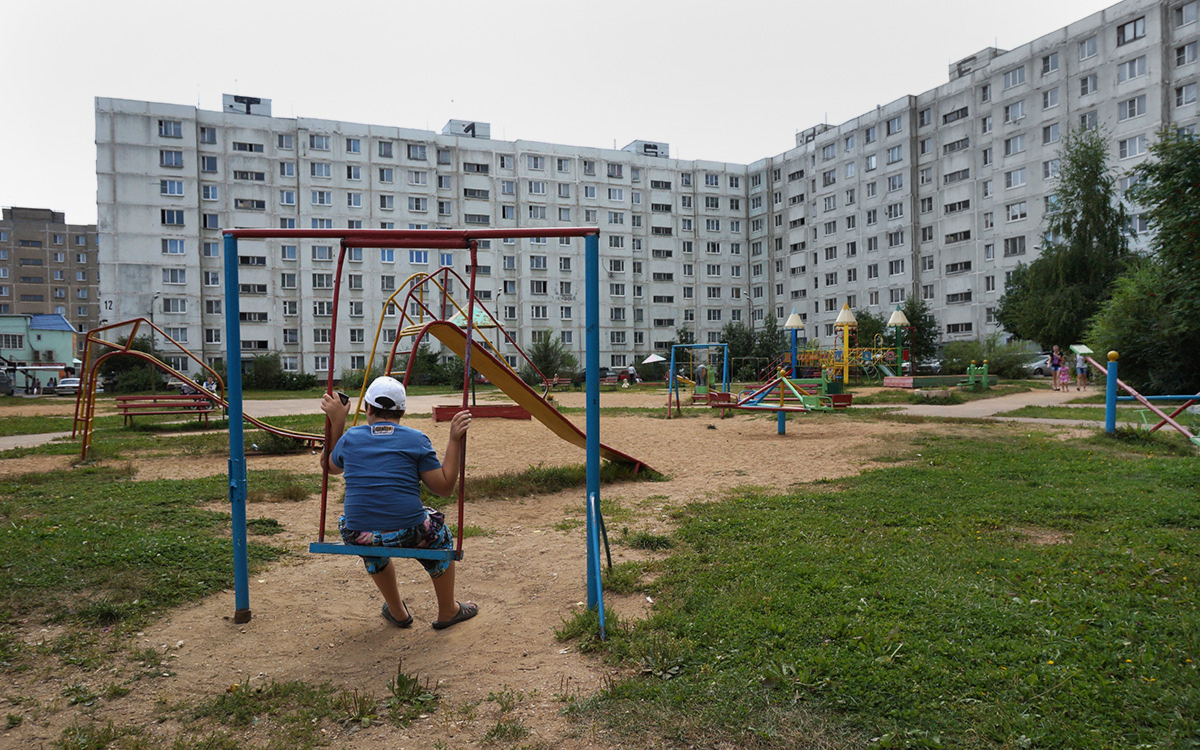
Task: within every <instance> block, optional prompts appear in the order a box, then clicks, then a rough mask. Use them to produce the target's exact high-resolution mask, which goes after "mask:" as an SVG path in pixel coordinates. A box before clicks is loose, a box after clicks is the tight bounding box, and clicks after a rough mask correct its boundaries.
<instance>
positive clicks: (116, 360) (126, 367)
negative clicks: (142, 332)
mask: <svg viewBox="0 0 1200 750" xmlns="http://www.w3.org/2000/svg"><path fill="white" fill-rule="evenodd" d="M128 341H129V337H128V336H122V337H121V338H119V339H117V343H118V344H121V345H122V346H123V345H124V344H126V343H127V342H128ZM129 348H130V349H133V350H134V351H139V352H144V353H146V354H149V355H151V356H153V357H157V356H158V352H157V351H155V349H154V344H153V342H152V341H151V340H150V337H149V336H138V337H137V338H135V339H134V340H133V342H132V343H130V344H129ZM100 379H101V382H103V383H104V384H105V390H108V391H111V392H115V393H138V392H141V391H150V390H154V389H155V388H161V387H162V385H163V382H164V376H163V372H162V371H161V370H159V369H158V368H157V367H155V366H154V365H153V364H151V363H149V362H147V361H146V360H144V359H142V358H141V357H135V356H132V355H129V354H117V355H115V356H112V357H109V358H108V359H106V360H104V361H103V362H101V363H100Z"/></svg>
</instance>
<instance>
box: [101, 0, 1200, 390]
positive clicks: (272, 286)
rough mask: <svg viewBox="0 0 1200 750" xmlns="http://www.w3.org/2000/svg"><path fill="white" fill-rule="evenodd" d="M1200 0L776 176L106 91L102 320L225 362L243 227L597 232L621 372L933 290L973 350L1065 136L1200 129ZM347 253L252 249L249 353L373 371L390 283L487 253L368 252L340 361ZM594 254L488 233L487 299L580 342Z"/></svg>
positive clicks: (1045, 191) (1021, 66) (516, 327)
mask: <svg viewBox="0 0 1200 750" xmlns="http://www.w3.org/2000/svg"><path fill="white" fill-rule="evenodd" d="M1197 5H1198V0H1190V1H1188V2H1180V1H1179V0H1126V1H1125V2H1122V3H1119V4H1117V5H1114V6H1113V7H1111V8H1108V9H1106V10H1104V11H1102V12H1099V13H1096V14H1093V15H1091V16H1089V17H1087V18H1085V19H1083V20H1081V21H1078V22H1076V23H1074V24H1071V25H1070V26H1067V27H1066V28H1063V29H1060V30H1058V31H1056V32H1053V33H1051V34H1048V35H1046V36H1043V37H1041V38H1039V39H1037V40H1035V41H1033V42H1030V43H1029V44H1026V45H1024V46H1022V47H1020V48H1018V49H1015V50H1011V51H1004V50H999V49H994V48H990V49H986V50H982V51H980V52H978V53H976V54H974V55H972V56H970V57H967V58H964V59H963V60H960V61H959V62H957V63H955V64H953V65H951V66H950V80H949V81H948V83H946V84H944V85H942V86H939V87H938V88H936V89H933V90H930V91H927V92H925V93H923V94H919V95H913V96H905V97H903V98H901V99H898V100H896V101H894V102H891V103H889V104H887V105H883V106H880V107H877V108H876V109H875V110H874V111H872V112H869V113H866V114H864V115H862V116H860V117H858V118H855V119H854V120H851V121H848V122H845V123H842V124H840V125H827V124H826V125H819V126H816V127H812V128H809V129H808V130H805V131H803V132H801V133H799V134H798V135H797V138H796V147H795V148H794V149H791V150H789V151H787V152H785V153H783V154H780V155H778V156H774V157H770V158H766V159H762V160H760V161H757V162H754V163H753V164H749V165H742V164H728V163H718V162H706V161H681V160H676V159H671V158H670V157H669V147H668V146H667V145H666V144H662V143H654V142H647V141H635V142H634V143H631V144H630V145H629V146H627V147H626V148H625V149H622V150H616V149H595V148H585V147H576V146H569V145H560V144H548V143H537V142H529V141H512V142H506V141H496V140H491V139H490V138H489V137H488V136H489V134H490V133H489V127H488V125H487V124H486V123H463V122H456V121H452V122H451V123H449V124H448V125H447V127H446V128H445V129H444V130H443V131H442V132H441V133H434V132H430V131H423V130H412V129H405V128H395V127H385V126H376V125H363V124H357V123H347V122H339V121H330V120H314V119H306V118H295V119H293V118H276V117H272V116H271V115H270V102H269V101H267V100H258V99H249V98H246V97H226V102H225V107H224V109H223V110H222V111H220V112H217V111H207V110H200V109H197V108H193V107H185V106H178V105H170V104H157V103H150V102H135V101H126V100H117V99H104V98H99V99H97V100H96V127H97V130H96V133H97V136H96V140H97V175H98V180H99V193H98V198H97V200H98V205H99V216H100V222H99V229H100V234H101V235H102V236H101V243H102V245H103V246H104V248H105V254H104V258H103V263H104V266H105V269H104V274H103V276H102V279H103V282H102V286H101V294H102V299H101V302H102V304H103V305H104V313H103V316H102V317H103V318H105V319H106V320H108V321H110V322H112V321H116V320H122V319H126V318H130V317H138V316H143V317H152V318H153V319H154V320H155V322H156V323H158V324H159V325H160V326H162V327H163V328H164V329H166V330H167V332H168V334H170V335H171V336H172V337H173V338H175V339H176V340H178V341H180V342H183V343H185V344H186V345H187V346H188V347H189V348H190V349H191V350H192V351H194V352H195V353H197V354H199V355H201V356H203V357H205V358H206V359H210V360H211V359H221V358H224V354H225V344H224V342H223V341H222V336H223V328H224V326H223V316H222V303H223V292H224V290H223V286H222V284H221V274H222V273H223V267H222V265H223V264H222V260H221V257H220V256H221V236H220V231H219V230H220V229H221V228H225V227H234V226H236V227H283V228H290V227H295V228H325V227H328V228H334V227H347V226H349V227H362V228H396V229H404V228H448V227H467V228H471V227H520V228H529V227H553V226H571V225H595V226H599V228H600V229H601V232H602V240H601V258H602V260H601V262H602V266H603V269H604V271H605V276H604V278H603V280H602V281H603V283H602V288H601V298H602V310H601V318H602V321H603V322H602V332H601V345H602V347H603V352H602V359H601V361H602V363H603V364H606V365H610V366H615V367H623V366H626V365H627V364H630V363H633V362H635V361H639V360H640V359H641V358H643V357H645V356H646V355H647V354H649V353H651V352H655V351H663V350H664V349H665V347H667V346H669V344H670V342H672V341H673V340H674V339H675V337H676V331H677V329H679V328H681V327H684V326H686V327H688V328H689V329H690V330H691V331H692V332H693V333H695V334H696V338H697V341H699V342H716V341H719V340H720V339H721V328H722V327H723V326H724V325H725V324H727V323H730V322H742V323H746V324H748V325H750V326H753V327H757V326H758V325H760V324H761V323H762V322H763V321H764V320H765V319H766V318H767V317H768V316H773V317H774V318H776V319H777V320H782V319H783V318H784V317H786V315H787V314H788V313H789V312H790V311H791V310H792V309H795V310H796V311H797V312H799V313H801V315H802V316H803V318H804V319H805V320H806V323H807V328H806V331H805V332H806V334H807V335H808V336H809V337H810V338H820V339H821V340H822V342H823V343H831V342H832V336H833V321H834V319H835V318H836V316H837V313H838V310H840V309H841V307H842V305H843V304H849V305H850V306H851V307H852V308H856V309H865V310H871V311H873V312H876V313H880V314H883V315H885V316H886V314H887V313H888V311H890V310H891V309H892V308H893V307H894V306H895V305H896V304H898V303H900V302H902V301H903V300H904V299H905V298H906V297H907V296H909V295H913V294H917V295H920V296H921V297H922V298H923V299H925V300H926V301H927V302H928V304H929V305H930V307H931V308H932V310H933V312H934V314H935V316H936V317H937V319H938V321H939V323H940V325H941V327H942V331H943V337H944V338H945V339H946V340H954V339H960V338H976V337H980V336H984V335H989V334H991V333H997V332H1000V329H999V326H998V324H997V323H996V322H995V318H994V312H995V307H996V305H997V302H998V300H999V298H1000V296H1001V295H1002V294H1003V290H1004V282H1005V278H1006V276H1007V275H1008V274H1009V273H1011V271H1012V270H1013V269H1014V268H1016V265H1017V264H1018V263H1020V262H1026V263H1027V262H1029V261H1031V260H1032V259H1033V258H1035V257H1036V256H1037V254H1038V252H1039V250H1040V245H1041V236H1042V233H1043V231H1044V223H1043V221H1042V217H1043V215H1044V212H1045V209H1046V206H1047V204H1048V202H1049V201H1052V200H1053V189H1054V188H1053V184H1054V183H1053V179H1054V176H1055V174H1056V172H1057V169H1058V149H1059V148H1060V147H1061V141H1062V139H1063V138H1064V137H1065V136H1066V134H1067V133H1068V132H1069V131H1070V130H1072V129H1075V128H1080V127H1084V128H1092V127H1101V126H1102V127H1104V128H1105V129H1106V131H1107V132H1108V134H1109V135H1110V137H1111V140H1112V150H1113V153H1112V162H1113V163H1114V164H1115V165H1116V167H1117V169H1118V170H1120V171H1122V172H1124V171H1126V170H1128V169H1129V168H1130V167H1132V166H1134V165H1136V164H1137V163H1139V162H1140V161H1142V160H1143V159H1144V158H1145V156H1146V153H1147V147H1148V145H1149V144H1150V142H1151V141H1152V140H1153V139H1154V138H1155V137H1156V136H1157V133H1158V132H1159V131H1162V130H1166V131H1169V132H1194V130H1195V126H1196V122H1197V106H1198V105H1197V102H1196V98H1197V81H1198V80H1200V75H1198V68H1200V65H1198V63H1197V60H1196V57H1197V40H1198V38H1200V24H1198V23H1197ZM1120 186H1121V188H1122V190H1124V189H1126V188H1127V187H1128V180H1127V179H1126V178H1124V177H1122V180H1121V185H1120ZM1134 212H1135V213H1136V207H1134ZM335 252H336V250H335V247H334V246H332V245H331V244H330V243H327V242H325V243H323V242H308V241H286V240H271V241H262V242H246V241H242V242H241V243H240V247H239V280H240V283H241V285H242V287H241V294H240V296H241V310H242V329H241V338H242V340H241V342H240V348H241V351H242V353H243V356H251V355H253V354H256V353H261V352H264V351H278V352H280V353H281V355H282V357H283V362H284V366H285V368H287V369H289V370H296V371H306V372H320V371H324V370H325V369H326V368H328V367H330V366H333V367H334V368H335V369H340V368H344V367H358V366H361V365H363V364H365V358H366V356H367V354H368V353H369V351H370V346H371V340H372V338H373V335H374V330H375V326H376V323H378V322H379V320H380V318H381V317H382V318H383V320H384V324H385V327H386V328H388V329H392V328H394V322H395V318H394V315H395V312H394V311H389V310H387V309H385V307H384V300H385V299H386V298H387V297H388V296H389V295H390V294H391V293H392V291H394V290H395V289H396V288H398V285H401V284H403V282H404V280H405V279H406V278H408V277H409V275H410V274H413V273H417V272H422V271H431V270H433V269H435V268H437V267H438V266H440V265H452V266H453V267H454V268H455V269H456V270H458V271H459V272H460V273H465V272H466V270H467V269H466V265H467V263H468V260H467V258H466V256H465V253H463V252H461V251H454V252H440V253H439V252H437V251H430V252H428V253H426V252H424V251H408V250H404V251H400V250H396V251H389V250H378V249H362V250H353V251H351V253H350V256H349V258H348V260H349V262H348V263H347V279H346V287H345V291H346V294H345V296H344V297H343V299H344V300H345V302H346V307H345V315H344V316H343V317H341V318H340V320H341V321H343V322H342V323H341V325H343V326H345V328H346V329H347V330H344V331H342V330H339V332H338V336H337V341H338V351H337V352H336V353H335V359H334V361H333V362H330V361H329V359H328V354H329V352H328V341H329V336H330V335H331V331H330V329H329V326H330V315H329V313H330V311H331V302H332V296H333V293H332V276H333V271H334V268H333V266H334V258H335ZM582 260H583V258H582V242H581V240H561V241H560V240H557V239H552V238H551V239H532V240H530V239H521V240H515V241H511V242H500V241H494V242H491V243H484V247H482V248H481V251H480V256H479V268H478V271H479V290H480V296H481V297H482V298H483V299H484V301H485V302H487V303H488V304H490V305H492V306H493V308H494V310H495V312H496V314H497V316H498V317H500V318H501V319H502V321H503V322H504V323H505V325H506V327H508V328H510V329H511V332H512V334H513V335H514V337H516V338H517V339H518V341H520V342H521V343H522V345H528V344H530V343H533V342H534V341H536V340H538V339H539V338H541V337H543V336H559V337H561V338H562V340H563V341H564V342H565V343H566V344H567V345H568V346H569V347H570V348H572V349H573V350H574V351H575V352H576V353H577V354H579V353H581V351H582V343H583V320H582V317H583V308H582V304H583V303H582V296H581V292H582V288H581V287H582V281H583V263H582ZM185 362H186V360H184V359H183V358H181V357H180V358H176V360H175V361H173V364H176V365H177V366H178V365H183V364H185Z"/></svg>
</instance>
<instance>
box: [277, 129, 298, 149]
mask: <svg viewBox="0 0 1200 750" xmlns="http://www.w3.org/2000/svg"><path fill="white" fill-rule="evenodd" d="M275 147H276V148H278V149H281V150H283V151H291V150H293V149H295V148H296V136H294V135H292V134H291V133H279V134H278V135H276V136H275Z"/></svg>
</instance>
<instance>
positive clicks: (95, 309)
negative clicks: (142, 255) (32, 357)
mask: <svg viewBox="0 0 1200 750" xmlns="http://www.w3.org/2000/svg"><path fill="white" fill-rule="evenodd" d="M0 216H2V218H0V315H46V314H52V315H60V316H62V317H64V318H66V319H67V320H69V321H71V323H72V325H73V327H74V328H75V330H78V331H88V330H90V329H91V328H92V327H94V326H95V325H96V321H97V320H99V312H100V284H99V271H100V264H99V261H98V259H97V256H98V253H97V245H96V225H95V224H86V225H85V224H68V223H67V222H66V217H65V215H64V214H63V213H62V212H59V211H52V210H50V209H46V208H18V207H13V208H5V209H4V211H3V214H2V215H0Z"/></svg>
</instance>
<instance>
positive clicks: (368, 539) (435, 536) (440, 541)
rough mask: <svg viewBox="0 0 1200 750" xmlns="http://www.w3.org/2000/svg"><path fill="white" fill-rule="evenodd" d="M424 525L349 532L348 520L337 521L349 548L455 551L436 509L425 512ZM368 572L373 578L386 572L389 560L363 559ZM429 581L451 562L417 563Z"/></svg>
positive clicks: (451, 535) (450, 537)
mask: <svg viewBox="0 0 1200 750" xmlns="http://www.w3.org/2000/svg"><path fill="white" fill-rule="evenodd" d="M425 514H426V515H425V521H424V522H423V523H420V524H418V525H416V526H410V527H408V528H407V529H399V530H397V531H353V530H351V529H347V528H346V517H345V516H341V517H340V518H338V531H340V532H341V534H342V541H343V542H344V543H346V544H358V545H365V546H370V547H404V548H407V549H453V548H454V535H453V534H451V533H450V529H448V528H446V524H445V517H444V516H443V515H442V514H441V513H439V512H438V511H436V510H434V509H433V508H426V509H425ZM362 561H363V565H365V566H366V568H367V572H368V573H370V574H372V575H374V574H375V573H378V572H380V571H382V570H384V569H385V568H387V566H388V563H389V562H390V561H391V558H390V557H363V558H362ZM417 562H419V563H421V567H423V568H425V571H426V572H427V573H429V577H430V578H437V577H438V576H440V575H442V574H443V573H445V572H446V571H447V570H448V569H449V568H450V561H449V560H422V559H419V558H418V559H417Z"/></svg>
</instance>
